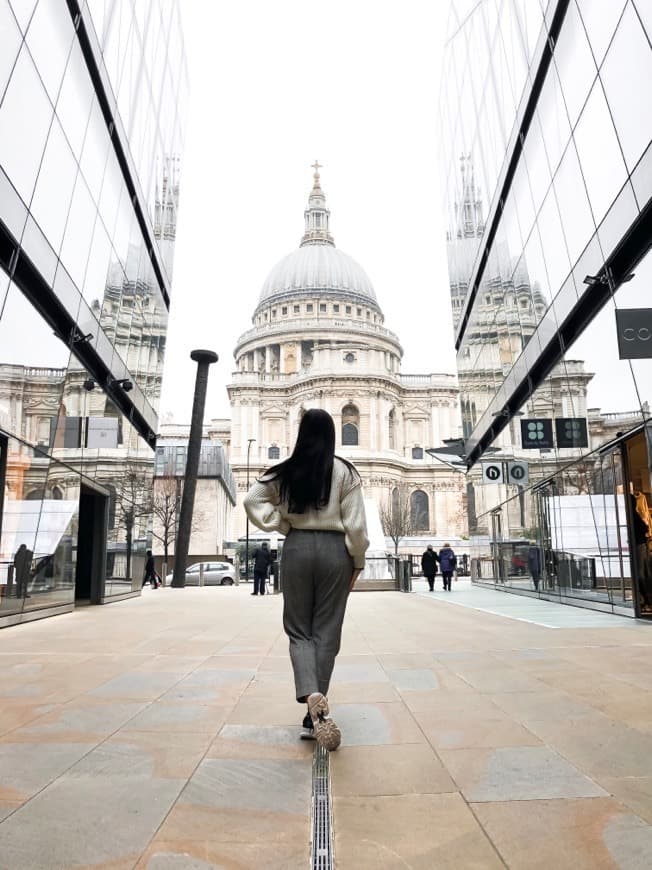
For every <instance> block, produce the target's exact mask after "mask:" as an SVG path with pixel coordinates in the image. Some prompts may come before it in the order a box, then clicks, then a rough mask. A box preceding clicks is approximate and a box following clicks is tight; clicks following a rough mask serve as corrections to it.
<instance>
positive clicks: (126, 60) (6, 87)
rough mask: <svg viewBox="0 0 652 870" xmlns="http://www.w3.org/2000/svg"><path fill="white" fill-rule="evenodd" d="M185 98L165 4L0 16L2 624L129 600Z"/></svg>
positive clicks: (10, 11)
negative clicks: (77, 603)
mask: <svg viewBox="0 0 652 870" xmlns="http://www.w3.org/2000/svg"><path fill="white" fill-rule="evenodd" d="M187 92H188V77H187V69H186V63H185V52H184V44H183V34H182V28H181V20H180V13H179V8H178V3H177V2H176V0H169V2H158V0H151V2H145V0H143V2H133V0H85V2H83V0H0V625H7V624H11V623H14V622H18V621H22V620H24V619H27V618H35V617H38V616H43V615H48V614H49V613H54V612H59V611H61V610H62V609H70V608H72V607H73V606H74V603H75V601H76V600H78V601H79V600H84V601H90V602H91V603H101V602H104V601H108V600H111V599H112V598H113V599H116V598H120V597H124V596H126V595H131V594H136V593H137V592H138V591H139V590H140V587H141V581H142V566H143V558H144V553H145V549H146V547H147V546H148V544H149V543H151V523H152V517H151V489H152V477H153V473H154V460H155V454H154V447H155V436H156V432H157V428H158V422H157V413H158V403H159V396H160V387H161V375H162V365H163V356H164V352H165V337H166V330H167V319H168V309H169V304H170V282H171V278H172V266H173V248H174V238H175V228H176V210H177V203H178V192H179V174H180V169H181V165H180V161H181V155H182V151H183V131H184V112H185V106H186V103H187Z"/></svg>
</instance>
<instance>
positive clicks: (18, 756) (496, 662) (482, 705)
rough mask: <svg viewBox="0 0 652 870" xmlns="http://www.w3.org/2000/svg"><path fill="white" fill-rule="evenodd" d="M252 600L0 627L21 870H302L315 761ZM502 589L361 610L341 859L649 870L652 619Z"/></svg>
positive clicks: (375, 596)
mask: <svg viewBox="0 0 652 870" xmlns="http://www.w3.org/2000/svg"><path fill="white" fill-rule="evenodd" d="M248 591H249V590H248V589H247V587H246V586H243V587H240V588H237V587H234V588H233V589H219V590H218V589H211V588H204V589H201V590H199V589H186V590H173V589H161V590H158V591H157V592H156V593H155V594H154V593H153V592H150V591H149V590H145V593H144V594H143V596H142V598H139V599H132V600H129V601H125V602H122V603H119V604H114V605H111V606H109V607H101V608H83V609H81V610H79V611H76V612H74V613H71V614H67V615H65V616H62V617H57V618H55V619H50V620H44V621H43V622H40V623H31V624H29V625H25V626H20V627H18V628H10V629H5V630H4V631H2V632H0V673H2V675H3V676H2V679H0V868H2V870H4V868H5V867H6V868H7V870H68V868H70V870H73V868H74V870H82V868H86V870H91V868H93V870H135V868H138V870H207V868H209V870H223V868H228V870H248V868H256V870H257V868H261V867H265V868H270V870H276V868H278V870H281V868H283V870H294V868H303V870H307V868H308V861H309V854H310V849H309V843H310V784H311V770H312V749H313V744H311V743H309V742H306V741H303V742H302V741H300V740H299V739H298V726H299V723H300V721H301V718H302V716H303V708H302V707H301V706H300V705H298V704H297V703H296V701H295V700H294V692H293V684H292V674H291V668H290V664H289V659H288V655H287V640H286V638H285V636H284V634H283V632H282V630H281V605H282V600H281V598H280V596H266V597H265V598H263V599H261V598H257V599H255V600H253V599H252V598H251V597H250V596H249V595H248ZM476 592H477V593H478V597H477V599H474V595H475V593H476ZM486 592H487V590H474V589H472V588H471V587H470V586H469V585H468V584H467V585H466V586H465V585H464V584H463V583H462V582H460V583H458V584H457V585H456V586H455V587H454V589H453V592H452V593H451V594H450V596H447V597H446V598H444V596H443V593H441V592H438V593H436V594H434V595H433V596H429V595H428V594H414V595H404V594H401V593H389V592H388V593H360V594H355V595H353V596H352V598H351V601H350V603H349V609H348V614H347V620H346V623H345V630H344V635H343V644H342V652H341V655H340V657H339V659H338V663H337V666H336V670H335V674H334V677H333V686H332V691H331V704H332V707H333V712H334V714H335V715H336V717H337V720H338V723H339V724H340V726H341V728H342V732H343V745H342V748H341V749H340V751H339V752H338V753H336V754H334V755H333V756H331V777H332V795H333V813H334V830H335V856H336V866H337V867H338V868H341V870H359V868H360V870H365V868H374V870H376V868H388V870H395V868H404V867H409V868H413V870H417V868H419V870H420V868H424V870H426V868H428V870H430V868H434V867H437V868H440V867H444V868H446V867H450V868H455V870H466V868H478V870H485V868H493V867H509V868H516V870H520V868H524V870H525V868H530V867H533V868H541V870H543V868H546V870H547V868H550V867H554V868H556V870H563V868H566V867H568V868H571V867H572V868H573V870H583V868H587V870H588V868H591V870H592V868H627V870H630V868H639V867H640V868H644V867H645V868H647V867H649V866H650V864H651V863H652V861H651V860H650V857H649V856H650V855H652V700H651V699H652V695H650V692H649V689H650V688H651V687H652V669H650V667H649V663H650V661H651V660H652V626H647V625H642V624H640V623H636V622H635V621H633V620H631V621H630V620H625V619H620V618H618V617H608V616H605V615H604V614H597V617H599V618H596V615H595V614H589V615H588V617H587V616H584V615H583V614H582V612H578V613H570V614H569V613H567V612H565V613H560V612H558V611H560V610H562V609H563V608H562V606H559V605H551V604H549V603H545V607H544V609H543V610H541V609H540V608H537V606H536V605H537V604H538V603H539V602H533V601H530V600H527V599H524V602H525V603H523V602H521V601H520V600H518V601H515V602H510V601H508V600H507V601H505V599H508V598H509V597H508V596H506V595H502V594H501V593H489V594H493V595H499V596H500V600H501V601H502V602H503V605H504V606H503V607H502V610H503V611H504V612H503V613H501V612H488V610H493V611H497V610H498V608H497V605H496V602H495V601H491V602H490V601H488V599H487V597H486V595H485V593H486ZM456 597H457V599H458V600H456ZM460 605H463V606H460ZM565 610H566V611H568V610H569V608H566V609H565ZM578 614H579V615H578ZM551 626H554V627H551Z"/></svg>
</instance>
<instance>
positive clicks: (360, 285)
mask: <svg viewBox="0 0 652 870" xmlns="http://www.w3.org/2000/svg"><path fill="white" fill-rule="evenodd" d="M305 290H331V291H332V290H335V291H338V292H342V293H351V294H353V295H354V296H356V297H357V298H360V297H364V298H365V299H367V300H369V301H370V302H373V303H374V305H375V304H377V303H376V294H375V293H374V288H373V286H372V284H371V281H370V280H369V276H368V275H367V273H366V272H365V271H364V269H363V268H362V266H360V265H359V264H358V263H356V261H355V260H354V259H353V257H349V255H348V254H345V253H344V252H343V251H339V250H338V249H337V248H336V247H334V246H333V245H329V244H318V243H316V244H315V243H313V244H309V245H303V246H302V247H300V248H299V250H298V251H293V252H292V253H291V254H288V256H287V257H284V258H283V259H282V260H281V261H280V263H277V264H276V266H274V268H273V269H272V271H271V272H270V273H269V275H268V276H267V280H266V281H265V283H264V284H263V289H262V290H261V293H260V303H265V302H269V301H270V300H271V299H272V298H273V297H275V296H286V295H287V294H288V293H292V294H294V293H297V292H300V291H305Z"/></svg>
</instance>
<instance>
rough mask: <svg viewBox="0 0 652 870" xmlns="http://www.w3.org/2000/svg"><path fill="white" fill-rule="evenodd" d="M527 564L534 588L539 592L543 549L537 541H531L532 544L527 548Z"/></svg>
mask: <svg viewBox="0 0 652 870" xmlns="http://www.w3.org/2000/svg"><path fill="white" fill-rule="evenodd" d="M527 564H528V568H529V569H530V574H531V576H532V582H533V583H534V588H535V590H536V591H537V592H538V591H539V580H540V579H541V550H540V549H539V548H538V547H537V545H536V542H535V541H530V546H529V547H528V549H527Z"/></svg>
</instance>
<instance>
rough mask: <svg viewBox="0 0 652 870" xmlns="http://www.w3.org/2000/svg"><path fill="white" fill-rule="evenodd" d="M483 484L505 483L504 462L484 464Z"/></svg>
mask: <svg viewBox="0 0 652 870" xmlns="http://www.w3.org/2000/svg"><path fill="white" fill-rule="evenodd" d="M482 482H483V483H502V482H503V463H502V462H483V463H482Z"/></svg>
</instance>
